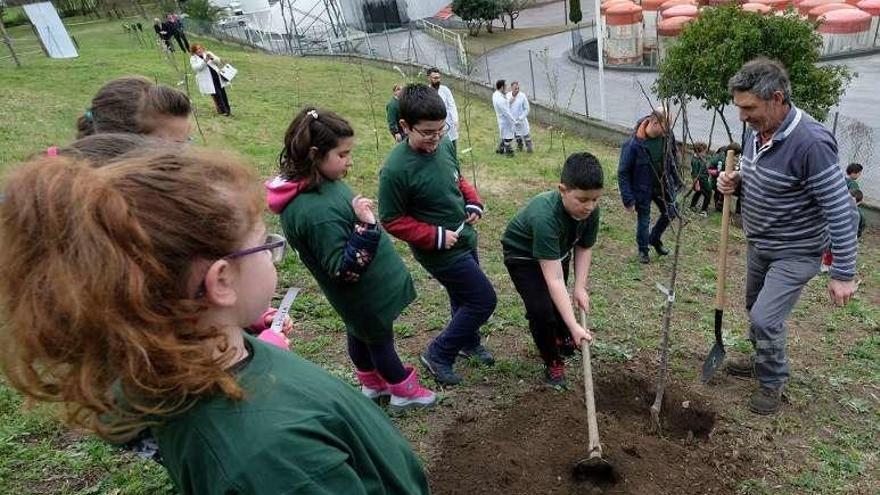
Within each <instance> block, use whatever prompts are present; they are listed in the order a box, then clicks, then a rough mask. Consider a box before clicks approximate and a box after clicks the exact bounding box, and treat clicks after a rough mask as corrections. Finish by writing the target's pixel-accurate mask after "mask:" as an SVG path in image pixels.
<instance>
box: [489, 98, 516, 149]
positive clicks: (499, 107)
mask: <svg viewBox="0 0 880 495" xmlns="http://www.w3.org/2000/svg"><path fill="white" fill-rule="evenodd" d="M492 106H493V107H495V118H497V119H498V133H499V134H501V139H513V115H511V113H510V101H509V100H508V99H507V95H505V94H504V93H502V92H501V91H500V90H495V92H494V93H492Z"/></svg>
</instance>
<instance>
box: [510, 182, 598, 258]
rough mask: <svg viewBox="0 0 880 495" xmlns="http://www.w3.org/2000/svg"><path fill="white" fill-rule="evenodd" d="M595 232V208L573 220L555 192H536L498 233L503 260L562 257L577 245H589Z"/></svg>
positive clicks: (593, 242) (585, 246) (595, 235)
mask: <svg viewBox="0 0 880 495" xmlns="http://www.w3.org/2000/svg"><path fill="white" fill-rule="evenodd" d="M598 232H599V209H598V208H596V209H595V210H593V213H592V214H590V216H589V217H587V218H586V219H585V220H582V221H580V222H579V221H577V220H575V219H574V218H572V217H571V215H569V214H568V212H567V211H565V208H564V207H563V205H562V195H561V194H560V193H559V191H547V192H543V193H541V194H538V195H537V196H535V197H534V198H532V199H531V201H529V202H528V204H526V206H525V207H524V208H523V209H521V210H520V211H519V212H518V213H517V214H516V216H515V217H513V219H512V220H510V223H508V224H507V229H506V230H505V231H504V235H503V236H501V246H502V248H503V250H504V259H505V261H507V260H516V259H520V260H535V261H537V260H564V259H565V258H567V257H568V256H569V255H570V254H571V250H572V248H573V247H574V246H575V245H577V246H580V247H583V248H590V247H593V244H595V243H596V237H597V235H598Z"/></svg>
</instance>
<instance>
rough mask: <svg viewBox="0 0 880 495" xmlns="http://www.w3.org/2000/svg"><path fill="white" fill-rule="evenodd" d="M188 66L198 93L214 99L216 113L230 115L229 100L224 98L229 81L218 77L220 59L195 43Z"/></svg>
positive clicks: (191, 49)
mask: <svg viewBox="0 0 880 495" xmlns="http://www.w3.org/2000/svg"><path fill="white" fill-rule="evenodd" d="M189 51H190V53H192V56H191V57H190V58H189V64H190V65H191V66H192V68H193V71H194V72H195V73H196V82H197V83H198V85H199V92H201V93H202V94H203V95H211V98H213V99H214V106H216V107H217V113H219V114H220V115H225V116H227V117H229V116H230V115H231V114H232V108H230V106H229V98H228V97H227V96H226V89H225V88H226V86H227V85H229V81H227V80H226V79H223V77H221V76H220V69H219V68H218V65H217V64H219V63H220V58H219V57H217V56H216V55H214V54H213V53H211V52H209V51H208V50H205V47H204V46H202V45H200V44H198V43H196V44H194V45H192V46H190V50H189Z"/></svg>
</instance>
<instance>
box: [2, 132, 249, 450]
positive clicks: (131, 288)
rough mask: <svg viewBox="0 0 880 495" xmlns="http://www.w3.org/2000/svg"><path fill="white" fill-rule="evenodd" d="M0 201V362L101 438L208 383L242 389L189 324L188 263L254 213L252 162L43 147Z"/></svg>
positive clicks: (223, 250)
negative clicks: (111, 156) (99, 155)
mask: <svg viewBox="0 0 880 495" xmlns="http://www.w3.org/2000/svg"><path fill="white" fill-rule="evenodd" d="M5 193H6V200H5V202H3V203H2V204H0V321H2V322H3V324H2V327H0V366H2V368H3V370H4V372H5V373H6V376H7V377H8V379H9V382H10V383H11V384H12V385H13V386H14V387H16V388H17V389H19V390H20V391H22V392H23V393H25V394H26V395H28V396H31V397H34V398H37V399H40V400H47V401H54V402H63V403H64V404H65V412H66V419H67V421H68V422H69V423H72V424H73V425H75V426H80V427H85V428H87V429H90V430H93V431H95V432H97V433H98V434H99V435H101V436H102V437H104V438H108V439H120V438H126V437H127V436H130V435H131V434H132V433H133V432H135V431H136V430H137V429H139V428H140V427H142V426H143V425H144V424H145V421H146V418H155V417H162V416H165V415H168V414H173V413H174V412H178V411H180V410H181V409H182V408H185V407H187V406H188V405H189V404H191V403H192V402H193V401H194V400H195V399H197V398H198V397H199V396H201V395H205V394H215V393H220V394H225V395H227V396H229V397H230V398H233V399H239V398H241V396H242V392H241V389H240V388H239V386H238V384H237V383H236V381H235V379H234V378H233V377H232V376H231V375H230V374H229V373H228V372H227V371H225V370H224V369H223V368H222V366H220V365H219V364H218V363H219V362H220V360H218V358H217V357H216V356H214V354H213V352H214V349H215V348H216V345H215V344H216V342H217V339H218V338H219V335H220V334H219V331H218V330H217V329H215V328H205V327H202V326H199V325H197V323H196V322H197V321H198V318H199V315H200V313H201V311H203V310H204V306H203V304H204V303H203V302H200V301H198V300H195V299H193V297H192V295H191V294H190V293H189V290H188V288H189V287H190V285H191V284H190V281H191V279H192V278H193V277H194V276H198V275H197V274H195V275H194V273H193V264H194V262H196V261H197V260H200V259H217V258H220V257H222V256H224V255H225V254H227V253H229V252H232V251H234V250H236V249H240V247H241V240H242V239H243V238H245V236H246V235H247V233H248V232H250V231H251V230H252V229H253V225H254V224H255V222H257V221H259V215H260V211H261V209H260V204H261V195H260V191H259V188H258V186H257V182H256V181H255V180H254V177H253V176H252V175H251V173H250V172H249V171H248V170H247V169H246V168H245V167H244V166H242V165H241V164H240V163H239V162H238V161H237V160H235V159H233V158H230V157H229V156H226V155H220V154H214V153H208V152H205V151H202V150H197V149H187V150H180V149H179V148H177V149H174V150H173V151H168V150H159V151H157V152H152V153H151V154H147V155H143V156H137V157H130V158H124V159H122V160H120V161H118V162H115V163H114V166H112V167H103V168H95V167H93V166H92V164H90V163H88V162H85V161H82V160H76V159H74V158H70V157H65V156H59V157H55V158H46V157H43V158H38V159H36V160H34V161H32V162H30V163H28V164H25V165H23V166H21V167H19V168H18V169H16V170H14V171H13V172H12V174H11V175H10V177H9V178H8V180H7V182H6V184H5Z"/></svg>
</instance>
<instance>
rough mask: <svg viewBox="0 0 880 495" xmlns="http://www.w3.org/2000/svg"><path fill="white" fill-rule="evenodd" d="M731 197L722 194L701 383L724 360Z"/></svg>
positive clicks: (729, 164)
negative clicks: (709, 338)
mask: <svg viewBox="0 0 880 495" xmlns="http://www.w3.org/2000/svg"><path fill="white" fill-rule="evenodd" d="M733 162H734V154H733V151H731V150H728V151H727V159H726V160H725V162H724V171H725V172H732V171H733ZM731 203H733V198H732V197H731V195H730V194H725V195H724V206H723V207H722V209H721V242H720V243H719V246H718V267H717V272H718V279H717V280H716V283H715V345H713V346H712V350H710V351H709V356H708V357H707V358H706V361H705V362H704V363H703V375H702V377H701V378H702V381H703V383H707V382H708V381H709V379H711V378H712V375H714V374H715V371H717V370H718V368H719V367H720V366H721V363H722V362H723V361H724V355H725V354H726V353H725V351H724V341H723V339H722V334H721V323H722V321H723V320H724V299H725V298H724V289H725V284H726V282H727V233H728V228H729V226H730V205H731Z"/></svg>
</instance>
